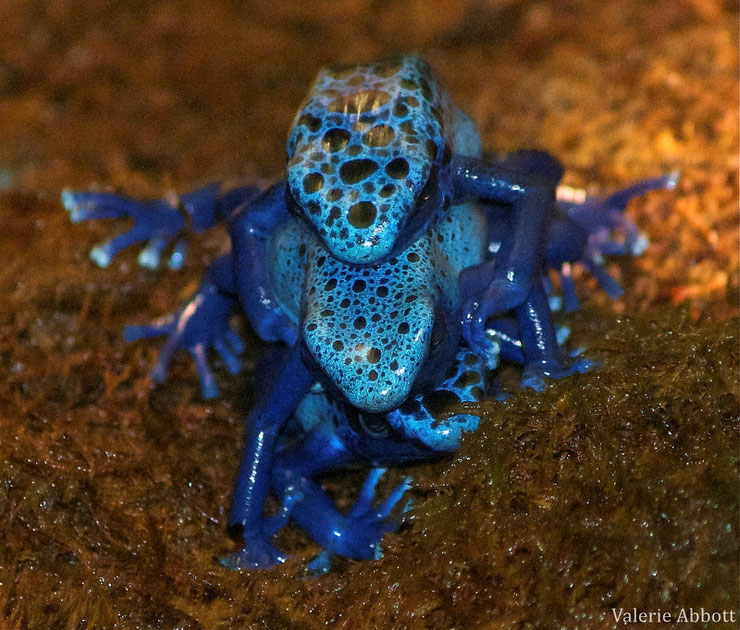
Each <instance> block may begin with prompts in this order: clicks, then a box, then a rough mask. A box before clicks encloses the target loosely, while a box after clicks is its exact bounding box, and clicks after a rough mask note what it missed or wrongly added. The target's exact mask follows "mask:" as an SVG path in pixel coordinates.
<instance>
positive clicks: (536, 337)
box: [515, 285, 595, 391]
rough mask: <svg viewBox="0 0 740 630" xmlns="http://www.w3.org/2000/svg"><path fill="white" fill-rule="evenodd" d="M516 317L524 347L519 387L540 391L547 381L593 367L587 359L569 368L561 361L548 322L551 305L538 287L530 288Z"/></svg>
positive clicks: (552, 331)
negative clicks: (522, 368)
mask: <svg viewBox="0 0 740 630" xmlns="http://www.w3.org/2000/svg"><path fill="white" fill-rule="evenodd" d="M515 313H516V318H517V323H518V324H519V334H520V339H521V342H522V345H523V347H524V374H523V376H522V387H531V388H532V389H534V390H536V391H543V390H544V389H545V381H544V379H545V378H546V377H548V378H562V377H564V376H569V375H571V374H574V373H576V372H587V371H589V370H591V369H593V368H594V367H595V363H594V362H592V361H589V360H588V359H576V360H574V361H573V362H572V363H571V364H570V365H568V364H567V363H566V360H565V359H564V358H563V357H562V354H561V352H560V347H559V343H558V339H557V335H556V331H555V328H554V327H553V325H552V321H551V318H550V305H549V303H548V299H547V296H546V295H545V291H544V289H543V288H542V286H541V285H538V286H535V287H533V289H532V291H531V292H530V294H529V296H527V300H526V302H525V303H524V304H523V305H522V306H520V307H518V308H517V309H516V310H515Z"/></svg>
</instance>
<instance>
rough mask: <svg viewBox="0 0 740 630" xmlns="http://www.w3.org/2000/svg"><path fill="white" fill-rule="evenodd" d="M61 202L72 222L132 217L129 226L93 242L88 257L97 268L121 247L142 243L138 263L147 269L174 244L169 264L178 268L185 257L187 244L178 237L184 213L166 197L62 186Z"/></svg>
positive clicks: (184, 222)
mask: <svg viewBox="0 0 740 630" xmlns="http://www.w3.org/2000/svg"><path fill="white" fill-rule="evenodd" d="M62 205H63V206H64V207H65V209H66V210H67V212H69V217H70V220H71V221H72V222H73V223H80V222H81V221H92V220H99V219H114V218H120V217H127V218H130V219H133V221H134V225H133V227H132V228H131V229H130V230H128V231H127V232H124V233H122V234H119V235H118V236H116V237H114V238H112V239H110V240H108V241H106V242H104V243H100V244H98V245H96V246H95V247H93V248H92V249H91V250H90V258H91V259H92V261H93V262H94V263H95V264H96V265H98V266H99V267H103V268H105V267H108V266H110V264H111V262H112V261H113V258H114V257H115V256H116V254H118V252H120V251H121V250H123V249H126V248H127V247H130V246H131V245H135V244H137V243H143V242H146V246H145V247H144V248H143V249H142V250H141V251H140V253H139V256H138V262H139V265H141V266H142V267H146V268H148V269H156V268H157V267H159V261H160V257H161V255H162V253H163V252H164V250H165V249H167V248H168V247H170V246H171V245H173V243H174V246H173V248H172V253H171V255H170V258H169V262H168V264H169V267H170V268H171V269H179V268H180V267H182V264H183V262H184V260H185V252H186V246H187V243H186V241H185V239H184V238H179V239H178V237H179V236H180V235H181V233H182V232H183V230H184V228H185V227H186V221H185V217H184V215H183V214H182V213H181V212H180V210H179V209H178V207H177V205H176V204H173V203H172V201H171V200H169V199H153V200H148V201H141V202H139V201H135V200H133V199H129V198H128V197H123V196H120V195H115V194H112V193H95V192H85V191H79V190H69V189H65V190H63V191H62Z"/></svg>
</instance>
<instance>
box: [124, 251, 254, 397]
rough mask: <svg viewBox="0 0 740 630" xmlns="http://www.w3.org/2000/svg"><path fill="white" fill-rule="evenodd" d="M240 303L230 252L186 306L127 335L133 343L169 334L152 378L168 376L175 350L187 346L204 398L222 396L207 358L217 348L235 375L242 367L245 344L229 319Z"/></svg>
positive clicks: (210, 270)
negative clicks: (209, 349)
mask: <svg viewBox="0 0 740 630" xmlns="http://www.w3.org/2000/svg"><path fill="white" fill-rule="evenodd" d="M236 305H237V301H236V296H235V294H234V281H233V277H232V260H231V254H227V255H225V256H222V257H221V258H218V259H217V260H216V261H214V262H213V263H212V264H211V266H210V267H209V268H208V270H207V271H206V274H205V277H204V278H203V281H202V282H201V283H200V286H199V287H198V290H197V291H196V292H195V295H193V297H192V298H190V300H189V301H188V303H187V304H186V305H185V306H183V307H182V308H181V309H179V310H178V311H176V312H175V313H173V314H171V315H167V316H166V317H162V318H160V319H158V320H156V321H155V322H152V323H151V324H149V325H146V326H127V327H126V329H125V330H124V337H125V338H126V341H128V342H131V341H136V340H138V339H147V338H150V337H156V336H160V335H167V341H166V342H165V345H164V347H163V348H162V350H161V352H160V353H159V358H158V360H157V363H156V365H155V366H154V370H153V371H152V379H153V380H154V381H155V382H158V383H162V382H164V381H165V380H166V379H167V371H168V369H169V365H170V362H171V360H172V357H173V356H174V354H175V352H176V351H177V350H180V349H185V348H187V349H188V350H189V351H190V354H191V356H192V357H193V360H194V361H195V367H196V369H197V371H198V376H199V377H200V382H201V389H202V392H203V397H204V398H214V397H216V396H218V387H217V386H216V382H215V379H214V377H213V373H212V372H211V369H210V368H209V366H208V362H207V360H206V350H207V348H209V347H213V348H214V349H215V350H216V351H217V352H218V353H219V354H220V355H221V358H222V359H223V361H224V363H225V364H226V368H227V369H228V370H229V372H231V373H232V374H237V373H238V372H239V371H240V370H241V362H240V361H239V359H238V357H237V356H236V355H238V354H240V353H241V352H242V351H243V349H244V344H243V343H242V341H241V339H240V338H239V336H238V335H237V334H236V333H235V332H234V331H233V330H232V329H231V324H230V322H229V319H230V316H231V314H232V313H233V311H234V309H235V307H236Z"/></svg>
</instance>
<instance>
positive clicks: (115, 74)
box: [0, 0, 739, 629]
mask: <svg viewBox="0 0 740 630" xmlns="http://www.w3.org/2000/svg"><path fill="white" fill-rule="evenodd" d="M425 6H426V5H424V3H415V2H408V3H404V2H397V3H380V4H378V3H363V2H359V3H358V2H336V1H334V2H328V1H327V2H319V3H254V4H252V5H250V7H249V10H245V9H244V8H243V7H242V5H240V4H239V3H229V2H212V3H208V4H204V3H201V2H194V1H189V0H181V1H177V2H157V3H143V4H133V5H131V4H130V3H129V4H128V5H124V4H122V5H120V7H117V6H116V7H114V6H111V5H110V4H109V3H101V4H100V5H98V4H95V3H92V4H89V6H88V5H86V10H85V12H81V11H79V7H77V4H76V3H74V2H71V1H68V0H61V1H58V2H55V3H53V4H50V5H49V7H47V10H46V11H45V12H44V13H40V12H39V11H38V10H37V7H36V5H35V4H34V3H30V2H27V1H26V0H7V1H5V2H3V3H0V57H2V58H3V60H5V61H6V63H4V64H2V66H0V120H2V124H1V125H0V169H1V170H0V183H2V185H3V186H4V187H6V188H7V189H9V190H6V192H3V193H2V194H0V225H1V226H2V229H1V230H0V252H2V262H3V264H2V268H0V296H1V298H2V299H0V371H2V373H3V375H4V377H3V378H2V379H0V436H2V437H0V462H2V463H1V464H0V467H1V468H2V471H1V472H0V506H2V508H3V509H2V511H1V514H0V626H2V627H3V628H8V629H13V628H19V629H20V628H23V629H25V628H39V629H46V628H52V627H53V628H116V627H117V628H159V627H161V628H174V627H183V628H209V629H210V628H232V627H233V628H244V627H253V628H270V629H277V628H287V627H290V628H318V627H325V626H326V625H329V626H334V627H340V628H341V627H343V628H351V629H354V628H364V627H368V628H369V627H408V628H450V627H452V626H453V625H454V626H455V627H464V628H468V627H471V628H472V627H491V628H494V627H501V628H516V627H521V628H524V627H535V626H537V625H539V626H540V627H554V626H555V625H558V624H561V625H563V626H565V627H575V626H576V625H578V627H582V628H608V627H612V626H613V620H612V617H611V612H610V608H611V607H612V606H620V607H624V608H630V607H632V606H636V607H638V608H641V609H656V608H658V607H659V608H661V609H662V610H671V611H674V610H676V609H677V608H678V607H681V606H684V607H688V606H694V607H702V606H703V607H704V608H706V609H718V610H719V609H732V608H734V609H737V588H736V586H737V583H738V561H737V558H738V534H737V526H738V512H737V490H738V485H737V484H738V470H737V468H738V459H737V453H738V422H739V420H738V398H737V394H738V392H737V383H738V369H739V368H738V357H737V350H738V344H737V329H738V323H737V320H735V319H730V317H731V316H732V315H734V314H736V313H737V286H738V282H737V252H738V247H737V188H736V181H737V146H738V143H737V115H736V113H737V66H738V64H737V35H736V33H737V28H736V25H737V12H736V8H735V7H734V6H732V5H728V4H726V3H724V4H723V3H721V2H712V1H710V0H695V1H693V2H690V3H676V2H673V1H668V0H665V1H663V0H659V1H656V2H652V3H642V2H637V0H634V1H629V2H622V3H617V4H614V3H595V2H594V3H589V2H586V1H585V0H583V1H582V2H576V3H569V4H568V6H567V9H557V10H556V9H555V8H554V5H553V7H550V6H549V5H546V4H543V3H528V2H524V3H506V2H503V3H500V4H496V3H487V4H486V3H479V2H472V1H471V2H441V3H435V11H429V10H425ZM378 7H381V9H382V10H381V9H379V8H378ZM604 24H609V25H610V28H609V35H608V37H607V36H604V31H603V25H604ZM730 26H732V28H730ZM405 49H417V50H422V51H423V52H424V53H425V56H426V57H427V58H428V59H429V60H430V61H431V62H432V63H433V65H434V66H435V67H436V68H437V69H438V70H439V74H440V75H441V78H442V80H443V82H445V83H446V84H447V85H448V86H449V87H450V90H451V92H452V93H453V94H454V95H455V97H456V99H457V100H458V101H459V102H460V103H461V104H462V105H463V106H464V107H465V108H466V109H467V110H468V111H469V112H470V113H471V114H472V116H473V118H474V119H475V120H476V121H477V122H478V123H479V124H480V126H481V129H482V131H483V136H484V143H485V144H486V146H487V147H489V148H492V149H503V150H506V149H515V148H521V147H531V146H540V147H544V148H546V149H549V150H551V151H552V152H553V153H555V154H556V155H558V156H559V157H560V158H561V159H562V160H563V162H564V163H565V164H566V166H567V167H568V175H567V176H566V177H567V181H568V182H569V183H570V184H574V185H582V184H586V183H589V182H602V183H604V184H606V185H612V184H613V185H617V184H622V183H624V182H626V181H629V180H634V179H637V178H639V177H644V176H648V175H653V174H656V173H658V172H663V171H668V170H672V169H674V168H678V169H680V170H681V172H682V177H683V179H682V183H681V184H680V186H679V189H678V190H677V191H676V192H674V193H656V194H654V195H651V196H650V197H648V198H645V199H641V200H640V201H638V202H636V203H634V204H633V205H632V206H631V208H630V213H631V214H632V216H634V217H635V218H636V220H637V222H638V223H639V224H640V225H641V227H643V228H644V229H645V230H646V231H647V232H648V234H649V235H650V237H651V241H652V243H653V245H652V246H651V247H650V248H649V249H648V251H647V252H646V253H645V255H643V256H642V257H641V258H639V259H637V260H636V261H633V262H630V261H624V262H620V263H619V266H618V267H617V266H615V267H614V270H615V271H616V272H617V273H620V274H621V275H622V280H623V282H624V284H625V287H626V288H627V293H626V297H625V299H624V300H623V301H622V302H620V303H619V304H618V305H617V311H621V312H623V313H626V314H628V315H629V318H627V317H625V316H620V317H621V319H617V316H614V315H610V313H611V312H612V310H611V308H612V307H611V306H610V305H609V303H608V301H606V300H605V299H604V298H603V297H602V296H601V295H600V294H599V293H598V291H596V290H595V287H594V286H593V285H592V284H590V283H589V282H585V283H581V284H580V285H579V286H580V290H581V294H582V295H583V296H584V297H586V307H585V310H584V311H582V312H581V313H579V314H577V315H575V316H574V317H573V318H572V325H573V329H574V330H573V338H574V341H575V343H576V344H578V345H581V344H583V345H585V346H587V348H588V351H587V352H588V354H589V356H592V357H598V358H600V359H602V360H603V362H604V366H603V367H602V368H601V369H599V370H598V371H595V372H593V373H590V374H586V375H580V376H576V377H572V378H569V379H565V380H563V381H560V382H558V383H555V384H553V385H552V386H551V387H550V388H549V389H548V391H547V392H546V393H544V394H542V395H538V394H534V393H531V392H517V393H516V394H515V395H514V396H513V397H512V398H511V399H510V400H509V401H508V402H507V403H506V404H505V405H504V404H499V403H495V402H486V403H483V405H482V408H483V409H484V410H485V412H486V415H485V417H484V420H483V422H482V428H481V430H480V431H479V432H478V433H477V434H476V435H474V436H471V437H470V438H469V439H467V440H466V442H465V444H464V445H463V448H462V449H461V450H460V452H459V453H458V454H456V455H455V456H454V457H452V458H451V459H449V460H446V461H443V462H438V463H435V464H428V465H424V466H420V467H415V468H413V469H411V470H408V471H402V472H397V475H401V474H402V473H406V472H409V473H410V474H412V475H413V476H414V478H415V481H416V489H415V491H414V497H415V510H414V512H413V515H412V517H411V518H410V520H409V521H408V524H407V525H405V526H404V527H403V529H402V530H401V531H400V532H399V533H398V534H396V535H393V536H389V537H388V539H387V541H386V542H385V549H386V557H385V559H384V560H382V561H380V562H377V563H367V562H365V563H353V562H344V563H340V564H339V566H338V568H337V570H336V571H335V572H333V573H331V574H330V575H327V576H325V577H323V578H322V579H321V580H318V581H302V580H298V579H297V576H299V575H300V573H301V570H302V567H303V566H304V565H305V562H306V561H307V560H308V559H309V558H310V557H311V556H312V554H313V553H315V552H316V548H315V547H314V546H312V544H311V543H310V542H309V541H307V540H306V539H305V538H304V537H303V536H302V535H301V534H300V533H299V532H298V531H297V530H296V529H292V528H290V529H289V530H288V531H286V532H285V534H284V535H283V536H282V537H281V541H280V544H281V546H283V547H285V548H286V549H289V550H290V552H291V553H292V554H293V555H294V556H295V557H294V559H292V560H291V561H290V562H289V563H288V564H287V565H286V566H285V567H281V568H278V569H276V570H273V571H271V572H269V573H258V574H243V575H242V574H237V573H230V572H227V571H226V570H224V569H222V568H221V567H220V566H219V565H218V563H217V561H216V557H217V556H219V555H222V554H224V553H227V552H228V551H229V550H230V549H231V543H230V541H229V540H228V539H227V538H226V536H225V521H226V514H225V507H224V506H227V505H228V501H229V493H230V491H231V484H232V481H233V475H234V472H235V470H236V467H237V463H238V446H237V443H238V440H239V437H240V435H241V422H242V418H243V417H244V415H245V414H246V413H247V412H248V410H249V408H250V404H251V381H250V379H249V378H246V379H228V378H227V377H226V375H225V373H224V372H223V371H220V372H218V374H217V377H218V378H219V384H220V386H221V390H222V393H223V397H222V399H221V400H219V401H218V402H216V403H213V404H204V403H203V402H202V401H201V399H200V397H199V389H198V383H197V379H196V378H195V376H194V373H193V370H192V368H191V365H190V362H189V359H187V358H186V357H183V358H181V359H180V360H176V361H175V362H174V364H173V366H172V373H171V378H170V381H169V382H168V384H167V385H166V386H163V387H159V388H156V389H151V388H150V383H149V381H148V379H147V374H148V372H149V370H150V369H151V366H152V365H153V364H154V361H155V359H156V353H157V348H156V347H155V346H156V344H154V343H150V344H145V343H142V344H134V345H130V346H127V345H126V344H124V343H123V340H122V336H121V331H122V328H123V325H124V324H125V323H129V322H132V321H145V320H146V319H147V318H150V317H152V316H156V315H160V314H162V313H165V312H168V311H171V310H172V309H173V308H175V307H176V306H177V304H178V303H179V301H180V300H181V299H182V298H183V296H185V295H187V294H188V292H189V291H191V290H192V289H193V288H194V286H195V283H196V282H197V279H198V276H199V273H200V272H201V270H202V264H201V261H202V260H203V259H204V258H208V257H210V256H213V255H214V254H215V253H216V252H217V251H218V247H219V246H220V244H221V243H222V237H223V235H219V234H216V235H215V236H212V237H211V236H209V237H208V238H207V239H206V240H205V242H204V243H202V244H200V245H197V246H195V248H194V249H193V250H192V251H191V254H190V258H189V261H188V264H187V265H186V269H185V270H184V271H183V272H182V273H180V274H173V273H169V272H161V273H158V274H154V273H151V272H147V271H143V270H140V269H138V268H137V267H136V266H135V263H134V259H135V256H134V255H133V254H132V253H127V254H124V255H123V256H122V257H121V259H120V262H119V261H118V259H117V262H116V264H114V265H113V268H112V269H110V270H108V271H102V270H99V269H96V268H94V267H92V265H91V264H90V263H89V261H88V260H87V250H88V249H89V247H90V246H91V245H92V244H93V243H94V242H96V241H99V240H101V239H102V238H105V237H107V236H109V235H110V234H111V230H113V229H114V228H113V227H112V226H110V225H106V226H102V225H93V226H72V225H70V224H69V223H68V222H67V219H66V217H65V216H64V212H63V211H62V209H61V207H60V206H59V204H58V202H57V199H58V193H59V190H60V189H61V187H62V186H78V187H87V186H89V185H91V184H94V183H95V182H98V183H100V184H106V185H107V184H111V185H113V186H118V187H122V188H124V189H125V190H127V191H128V192H130V193H133V194H144V195H161V194H162V192H163V191H164V190H166V189H168V188H169V187H171V186H177V187H178V189H179V190H184V189H186V188H187V187H189V186H192V185H193V183H197V182H199V181H207V180H209V179H216V178H219V179H227V180H241V179H247V180H249V181H254V180H255V179H256V178H258V177H275V176H277V174H278V173H279V172H280V169H281V167H282V160H283V155H284V146H283V143H284V138H285V134H286V130H287V127H288V125H289V123H290V120H291V118H292V116H293V115H294V112H295V110H296V108H297V106H298V103H299V102H300V100H301V98H302V97H303V95H304V93H305V91H306V89H307V87H308V85H309V83H310V81H311V79H312V77H313V75H314V74H315V72H316V71H317V69H318V68H319V67H320V66H322V65H325V64H326V63H329V62H331V63H338V62H346V61H351V60H354V59H370V58H373V57H382V56H385V55H386V54H387V53H389V52H394V51H398V50H405ZM245 148H248V150H247V151H246V152H245ZM253 156H260V161H259V163H257V162H255V161H254V159H255V158H254V157H253ZM681 302H683V303H684V304H683V305H682V306H680V307H676V306H675V304H678V303H681ZM253 346H254V344H253ZM252 359H253V357H252V356H250V357H249V358H248V363H249V362H251V361H252ZM247 367H248V373H251V372H249V365H248V366H247ZM353 479H354V482H353ZM360 480H361V477H357V478H353V477H350V478H348V479H347V478H345V477H343V478H342V479H330V480H328V482H327V483H328V484H329V486H330V487H331V488H332V490H335V491H337V492H338V494H339V496H340V499H341V500H342V501H344V502H346V501H348V500H349V499H350V498H351V491H352V486H354V487H355V488H356V486H357V485H358V484H359V483H360V482H361V481H360ZM394 481H395V482H397V478H396V479H395V480H394V479H393V478H391V479H388V480H386V483H387V487H392V485H393V483H394Z"/></svg>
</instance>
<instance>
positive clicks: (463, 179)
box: [451, 152, 562, 345]
mask: <svg viewBox="0 0 740 630" xmlns="http://www.w3.org/2000/svg"><path fill="white" fill-rule="evenodd" d="M544 155H546V154H540V153H535V152H532V153H524V154H522V156H520V158H517V157H516V156H514V157H512V159H511V160H510V162H508V163H507V162H504V161H502V162H500V163H498V164H491V163H488V162H484V161H482V160H477V159H475V158H469V157H464V156H455V157H454V158H453V160H452V164H451V167H452V171H453V181H454V182H455V194H456V200H458V199H466V198H469V197H477V198H480V199H485V200H489V201H493V202H497V203H499V204H509V205H510V206H511V210H510V216H509V218H508V222H509V228H510V229H509V230H508V233H507V235H506V238H504V239H503V240H502V241H501V246H500V249H499V251H498V252H497V253H496V256H495V258H494V259H493V260H491V261H488V262H486V263H483V264H482V265H479V266H478V268H477V269H476V270H475V272H473V271H471V270H466V271H465V272H464V275H465V274H467V275H468V276H471V275H472V274H473V273H475V275H476V276H477V277H476V278H475V279H474V280H473V279H468V280H465V279H463V278H462V277H461V283H465V284H467V285H468V287H473V286H474V285H478V286H480V285H484V288H483V289H482V290H481V291H479V292H478V293H476V294H475V295H474V296H473V297H470V298H468V299H467V300H466V302H465V305H464V313H463V334H464V335H465V338H466V340H467V341H468V342H469V343H471V344H473V345H475V344H476V343H478V342H479V341H480V339H481V338H482V335H483V334H484V329H485V324H486V320H487V319H488V318H489V317H491V316H492V315H496V314H500V313H504V312H506V311H508V310H510V309H512V308H514V307H516V306H518V305H520V304H522V302H523V301H524V300H525V299H526V297H527V295H528V294H529V290H530V287H531V285H532V283H533V276H534V275H535V273H536V270H537V269H538V268H539V266H540V265H541V264H542V261H543V260H544V257H545V233H546V229H547V226H548V224H549V222H550V220H551V218H552V215H553V213H554V208H555V189H556V186H557V181H558V179H559V177H560V175H561V173H562V171H561V169H560V168H559V165H558V164H557V162H556V161H555V160H554V158H551V157H550V156H547V159H545V157H543V156H544ZM518 161H521V163H522V168H518V165H517V162H518ZM540 162H541V163H542V172H533V171H535V170H536V168H537V165H538V163H540ZM502 212H505V211H504V210H502ZM484 278H486V280H484Z"/></svg>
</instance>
